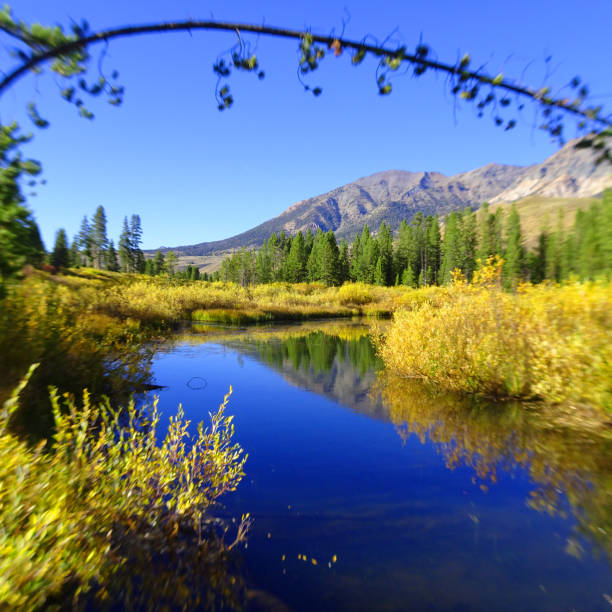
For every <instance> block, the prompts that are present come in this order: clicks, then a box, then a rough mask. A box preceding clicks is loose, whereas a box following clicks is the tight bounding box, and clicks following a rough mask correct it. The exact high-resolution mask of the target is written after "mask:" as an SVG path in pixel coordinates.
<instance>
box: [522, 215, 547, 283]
mask: <svg viewBox="0 0 612 612" xmlns="http://www.w3.org/2000/svg"><path fill="white" fill-rule="evenodd" d="M548 242H549V234H548V230H547V228H546V227H543V228H542V230H541V231H540V235H539V236H538V244H537V246H536V250H535V252H534V253H528V254H527V267H528V269H529V280H531V282H532V283H541V282H542V281H543V280H544V279H545V278H546V255H547V252H548Z"/></svg>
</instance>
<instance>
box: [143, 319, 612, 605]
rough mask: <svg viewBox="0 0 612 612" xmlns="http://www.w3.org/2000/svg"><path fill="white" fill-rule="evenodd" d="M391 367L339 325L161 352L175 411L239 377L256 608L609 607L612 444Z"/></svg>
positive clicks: (222, 337) (200, 340)
mask: <svg viewBox="0 0 612 612" xmlns="http://www.w3.org/2000/svg"><path fill="white" fill-rule="evenodd" d="M317 328H318V329H317ZM379 365H380V364H379V363H378V362H377V359H376V358H375V355H374V352H373V350H372V348H371V346H370V344H369V341H368V338H367V336H366V335H364V330H363V328H361V327H360V326H359V325H355V324H353V325H351V326H348V327H347V326H341V325H339V324H338V323H330V324H326V325H318V326H314V325H312V324H311V325H303V326H291V327H284V328H278V329H276V330H275V333H271V332H269V331H263V330H254V331H253V330H251V331H248V332H246V333H236V332H228V333H225V332H224V331H223V330H220V333H218V334H212V335H208V334H193V335H191V336H185V337H183V338H180V339H177V340H175V341H174V342H173V343H172V344H170V345H168V346H167V347H165V348H164V349H163V350H162V351H161V352H160V353H159V354H158V356H157V357H156V359H155V361H154V364H153V372H154V375H155V378H156V382H158V383H159V384H162V385H167V386H168V388H167V389H164V390H163V391H162V392H161V393H160V394H159V395H160V406H161V408H162V411H165V414H167V415H169V414H170V412H169V411H171V410H173V409H174V408H175V406H176V405H177V404H178V403H179V402H182V403H183V406H184V408H185V413H186V415H187V417H188V418H190V419H192V420H193V421H194V422H197V421H199V420H202V419H207V418H208V412H209V411H210V410H213V409H214V408H215V406H217V405H218V404H219V403H220V401H221V400H222V398H223V395H224V393H226V392H227V390H228V388H229V385H230V384H231V385H232V386H233V389H234V393H233V396H232V399H231V401H230V407H229V412H230V413H231V414H235V415H236V418H235V424H236V439H237V441H239V442H240V444H241V445H242V446H243V447H244V448H245V449H246V451H247V452H248V454H249V459H248V461H247V466H246V471H247V476H246V478H245V479H244V481H243V483H242V484H241V485H240V487H239V490H238V491H237V492H236V493H234V494H232V495H231V496H228V497H227V499H226V504H227V505H226V509H225V512H227V514H228V516H240V514H241V513H243V512H250V513H251V515H252V516H253V517H254V519H255V522H254V525H253V528H252V531H251V534H250V537H249V544H248V548H247V550H245V551H244V554H243V556H244V573H245V577H246V579H247V582H248V584H249V585H250V587H251V588H252V594H253V608H256V607H257V606H259V607H260V608H261V609H279V610H280V609H286V608H285V607H284V606H286V607H287V608H289V609H295V610H313V609H318V610H322V609H330V610H331V609H333V610H341V609H345V610H373V609H376V610H407V609H413V610H492V609H495V610H519V609H522V610H572V609H576V610H599V609H601V610H605V609H610V602H612V572H611V569H610V563H609V559H610V558H611V555H610V553H611V552H612V544H611V540H610V535H609V534H610V533H611V532H612V518H611V517H612V502H611V492H612V443H611V442H610V440H609V439H608V440H605V439H600V438H598V437H596V436H593V434H591V433H588V432H587V433H585V432H581V431H577V430H572V429H571V428H569V427H561V426H558V427H550V426H548V424H549V423H550V421H549V420H548V419H546V418H544V417H543V416H541V415H538V414H537V412H535V411H533V410H532V411H527V410H524V409H521V408H519V407H516V406H504V407H500V406H494V407H492V406H490V405H489V406H487V405H485V404H483V403H482V402H476V401H472V400H467V401H466V400H462V399H460V398H456V397H452V396H449V395H446V394H440V393H435V392H433V391H431V390H426V389H425V388H424V387H423V386H422V385H419V384H415V383H409V382H406V381H398V380H395V379H393V378H391V377H385V376H377V374H376V373H375V370H376V369H377V368H379ZM194 377H198V378H197V379H196V380H197V381H198V384H197V385H194V384H193V380H192V379H194ZM201 379H204V380H205V381H206V384H201ZM190 380H192V384H189V381H190ZM193 387H196V388H195V389H194V388H193ZM534 508H537V509H538V511H536V510H534ZM334 558H337V560H336V561H334ZM283 559H284V560H283ZM315 563H316V564H315ZM607 598H611V599H610V600H609V601H608V599H607Z"/></svg>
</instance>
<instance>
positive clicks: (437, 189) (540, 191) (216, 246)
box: [162, 140, 612, 256]
mask: <svg viewBox="0 0 612 612" xmlns="http://www.w3.org/2000/svg"><path fill="white" fill-rule="evenodd" d="M576 142H577V141H576V140H574V141H571V142H569V143H567V144H566V145H565V146H564V147H563V148H562V149H560V150H559V151H557V152H556V153H555V154H554V155H551V156H550V157H549V158H548V159H546V160H545V161H544V162H542V163H541V164H534V165H532V166H526V167H521V166H508V165H503V164H488V165H486V166H483V167H482V168H477V169H476V170H471V171H469V172H463V173H461V174H456V175H455V176H450V177H449V176H445V175H444V174H440V173H439V172H408V171H405V170H387V171H385V172H377V173H376V174H372V175H371V176H367V177H363V178H360V179H358V180H356V181H354V182H353V183H349V184H347V185H343V186H342V187H338V188H337V189H334V190H332V191H330V192H328V193H324V194H322V195H319V196H316V197H313V198H309V199H307V200H302V201H301V202H297V203H296V204H293V205H292V206H290V207H289V208H288V209H287V210H285V212H283V213H281V214H280V215H278V216H277V217H274V218H273V219H270V220H268V221H265V222H264V223H262V224H260V225H258V226H256V227H254V228H252V229H250V230H248V231H246V232H243V233H241V234H238V235H236V236H232V237H231V238H227V239H225V240H218V241H215V242H202V243H200V244H196V245H191V246H179V247H176V248H168V247H164V248H163V249H162V250H164V251H170V250H173V251H175V252H176V253H178V254H180V255H185V256H186V255H189V256H199V255H211V254H214V253H222V252H227V251H232V250H234V249H237V248H240V247H247V248H251V247H257V246H259V245H261V243H262V242H263V241H264V239H266V238H268V236H270V234H272V232H276V233H279V232H281V231H283V230H284V231H285V233H287V234H290V235H293V234H296V233H297V232H298V231H300V230H301V231H302V232H305V231H307V230H308V229H310V230H312V231H313V232H314V231H316V230H317V229H321V230H323V231H327V230H330V229H331V230H333V231H334V232H335V233H336V236H337V237H338V238H347V239H351V240H352V238H353V237H354V236H355V234H356V233H357V232H360V231H361V230H362V229H363V226H364V225H365V224H366V223H367V224H368V226H369V227H370V229H372V230H376V229H378V227H379V226H380V224H381V223H382V222H383V221H386V222H387V224H389V225H390V226H391V228H392V229H393V230H395V229H397V227H398V226H399V224H400V222H401V221H402V219H406V220H408V221H410V219H412V217H413V216H414V215H415V214H416V213H417V212H422V213H423V214H424V215H433V214H438V215H441V216H442V215H446V214H448V213H449V212H451V211H453V210H457V209H462V208H465V207H466V206H470V207H471V208H474V209H475V208H478V207H479V206H480V205H481V204H482V202H485V201H488V202H491V203H507V202H512V201H515V200H518V199H521V198H525V197H527V196H538V197H541V198H568V197H572V198H574V197H581V198H584V197H588V196H594V195H598V194H600V193H601V192H602V191H603V190H604V188H606V187H608V186H612V169H611V168H610V166H609V165H606V164H599V165H597V164H595V158H596V152H594V151H592V150H590V149H577V148H576V147H575V145H576Z"/></svg>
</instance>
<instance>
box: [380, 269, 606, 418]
mask: <svg viewBox="0 0 612 612" xmlns="http://www.w3.org/2000/svg"><path fill="white" fill-rule="evenodd" d="M499 269H500V264H498V265H497V266H496V267H494V266H490V267H488V268H486V269H485V270H484V271H481V272H480V273H479V274H476V275H475V282H474V283H473V284H471V285H468V284H466V283H465V282H463V281H458V282H456V283H455V284H454V285H453V286H452V287H450V288H448V289H447V290H446V291H445V292H444V293H438V294H434V298H433V299H430V300H425V301H423V303H421V304H420V305H419V306H418V307H417V308H416V309H414V308H413V309H412V310H409V309H406V308H402V309H399V310H398V311H397V312H396V313H395V317H394V321H393V324H392V325H391V327H390V329H389V331H388V333H387V334H385V335H381V336H379V337H378V339H377V342H378V346H379V350H380V352H381V355H382V357H383V360H384V362H385V364H386V366H387V367H388V368H390V369H391V370H394V371H396V372H397V373H399V374H401V375H403V376H408V377H415V378H422V379H426V380H429V381H431V382H433V383H436V384H438V385H441V386H443V387H445V388H447V389H451V390H455V391H462V392H477V393H484V394H487V395H492V396H496V397H517V398H534V399H542V400H545V401H546V402H549V403H561V402H565V403H567V402H569V403H572V404H575V405H580V404H585V405H589V406H595V407H597V408H601V409H607V410H610V409H612V284H610V283H604V282H592V283H576V282H573V283H566V284H564V285H561V286H558V285H551V284H542V285H522V286H520V287H519V289H518V290H517V292H516V293H507V292H504V291H502V290H501V289H500V288H499V286H498V284H497V283H496V281H495V279H496V277H497V275H498V274H499Z"/></svg>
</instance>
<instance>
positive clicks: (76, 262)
mask: <svg viewBox="0 0 612 612" xmlns="http://www.w3.org/2000/svg"><path fill="white" fill-rule="evenodd" d="M68 265H69V266H70V267H71V268H73V267H74V268H78V267H79V266H80V265H81V255H80V253H79V235H78V234H77V235H76V236H75V237H74V238H73V239H72V243H71V244H70V250H69V252H68Z"/></svg>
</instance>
